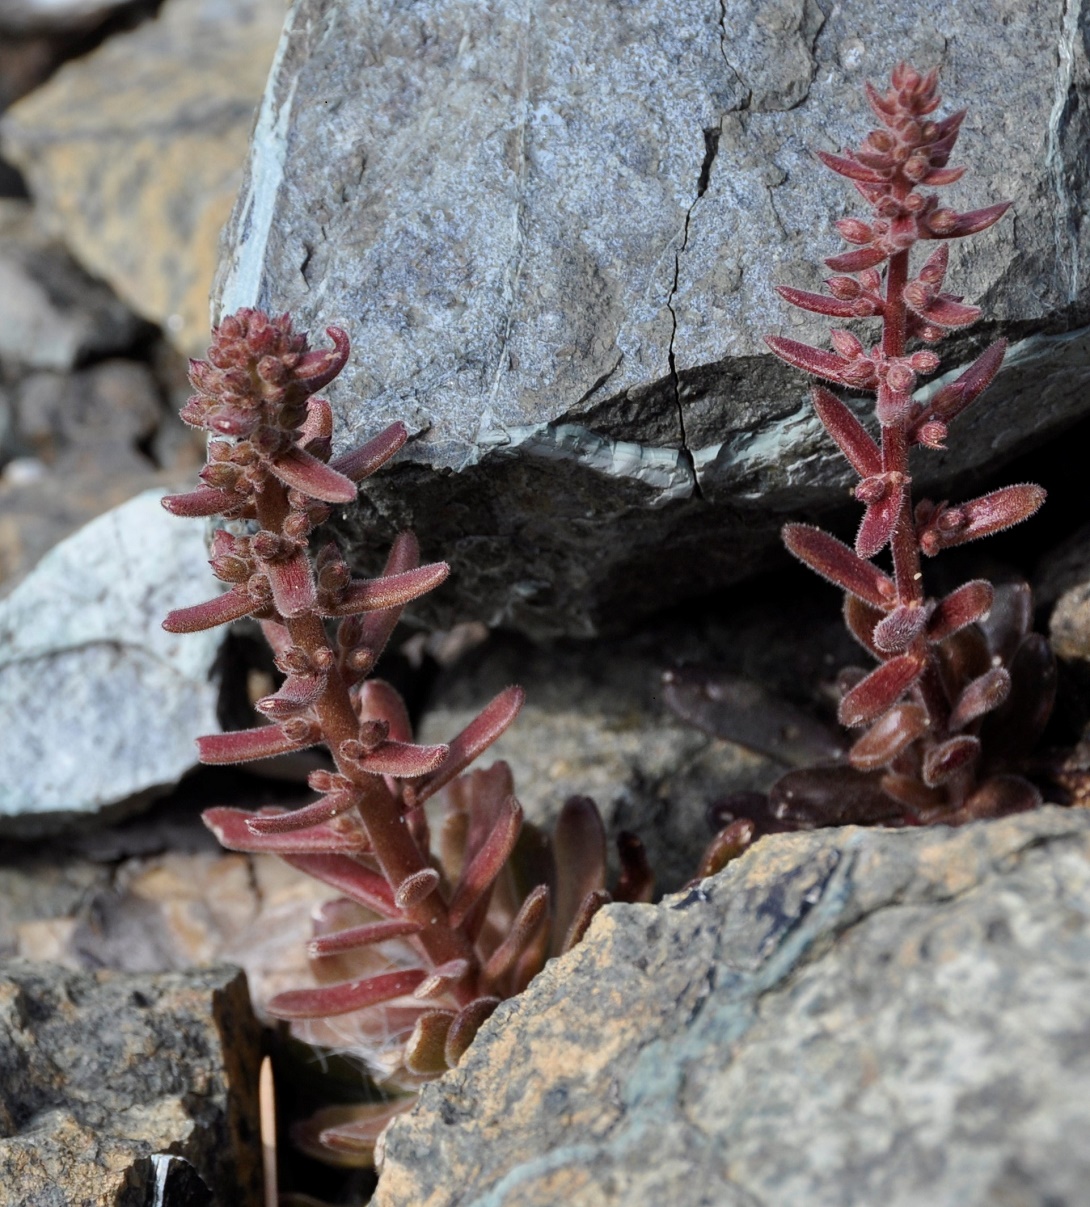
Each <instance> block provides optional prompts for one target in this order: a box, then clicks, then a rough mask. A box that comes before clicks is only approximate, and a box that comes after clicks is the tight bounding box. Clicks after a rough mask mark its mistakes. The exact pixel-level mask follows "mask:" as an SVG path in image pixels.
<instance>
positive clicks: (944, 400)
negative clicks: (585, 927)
mask: <svg viewBox="0 0 1090 1207" xmlns="http://www.w3.org/2000/svg"><path fill="white" fill-rule="evenodd" d="M1006 351H1007V341H1006V340H1005V339H1000V340H996V342H995V343H994V344H992V345H991V346H990V347H988V348H985V349H984V351H983V352H982V353H981V354H980V355H979V356H978V357H977V358H976V360H974V361H973V363H972V364H971V365H970V366H969V367H968V368H967V369H966V370H965V372H964V373H962V374H960V376H958V377H957V378H956V379H955V380H954V381H952V382H951V383H950V384H949V385H947V386H943V387H942V389H941V390H939V391H938V392H937V393H936V394H935V396H934V397H933V398H932V399H931V401H930V402H929V403H927V404H926V405H925V407H924V410H923V412H922V413H921V417H920V419H919V420H917V422H916V428H917V429H918V427H919V426H920V425H921V424H922V423H924V422H926V421H927V419H929V418H934V419H938V420H941V421H942V422H943V423H951V422H953V420H954V419H956V418H957V416H958V415H960V414H961V412H962V411H964V410H965V408H966V407H968V406H969V405H970V403H972V402H974V401H975V400H976V399H977V398H979V397H980V395H981V394H983V393H984V391H985V390H986V389H987V388H988V386H989V385H991V383H992V381H993V379H994V378H995V375H996V374H997V373H998V372H999V368H1000V366H1001V365H1002V364H1003V357H1004V355H1005V354H1006Z"/></svg>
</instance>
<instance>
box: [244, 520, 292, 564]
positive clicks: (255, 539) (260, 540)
mask: <svg viewBox="0 0 1090 1207" xmlns="http://www.w3.org/2000/svg"><path fill="white" fill-rule="evenodd" d="M250 548H251V549H252V550H253V553H254V556H255V557H259V558H261V560H262V561H265V562H271V561H275V560H276V559H277V558H278V557H280V556H282V554H283V552H284V542H283V540H282V539H281V538H280V536H279V534H277V533H275V532H269V531H268V530H267V529H264V528H263V529H262V530H261V531H260V532H255V533H254V535H253V536H252V537H251V538H250Z"/></svg>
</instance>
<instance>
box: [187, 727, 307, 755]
mask: <svg viewBox="0 0 1090 1207" xmlns="http://www.w3.org/2000/svg"><path fill="white" fill-rule="evenodd" d="M317 740H318V738H317V737H316V738H315V742H316V741H317ZM313 744H314V743H306V745H313ZM302 748H303V746H302V745H301V744H300V743H299V742H293V741H292V740H291V738H289V737H288V735H287V734H286V733H284V731H283V730H282V729H281V728H280V726H279V725H260V726H258V728H257V729H233V730H231V731H230V732H228V733H211V734H206V735H205V736H204V737H201V738H198V739H197V757H198V758H199V759H200V760H201V762H202V763H208V764H211V765H224V764H227V763H249V762H252V761H253V760H254V759H271V758H274V757H275V756H276V755H278V754H290V753H291V752H292V751H293V750H301V749H302Z"/></svg>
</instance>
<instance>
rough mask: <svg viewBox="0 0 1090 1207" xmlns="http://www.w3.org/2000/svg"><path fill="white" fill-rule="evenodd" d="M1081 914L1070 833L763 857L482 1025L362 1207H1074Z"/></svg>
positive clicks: (827, 845)
mask: <svg viewBox="0 0 1090 1207" xmlns="http://www.w3.org/2000/svg"><path fill="white" fill-rule="evenodd" d="M1088 899H1090V813H1088V812H1087V811H1086V810H1061V809H1058V808H1055V807H1048V808H1045V809H1042V810H1040V811H1038V812H1036V813H1033V814H1024V815H1021V816H1018V817H1013V818H1009V819H1006V820H1003V821H1000V822H995V823H985V824H978V825H973V826H969V827H966V828H964V829H961V830H957V831H950V830H945V829H942V828H935V829H931V830H916V831H901V832H894V831H878V830H858V829H854V828H847V829H842V830H833V831H823V832H816V833H811V834H797V835H787V836H782V835H781V836H776V837H775V838H771V839H764V840H762V841H761V842H760V843H758V844H757V846H756V847H755V848H753V850H752V851H751V852H750V853H748V854H747V855H746V856H744V857H743V858H742V859H741V860H739V861H738V862H736V863H734V864H732V865H730V866H729V867H728V868H727V869H726V870H725V871H724V872H723V873H721V874H720V875H719V876H717V877H716V878H714V879H712V880H709V881H705V882H704V884H703V888H702V890H701V891H693V892H691V893H689V894H688V895H685V896H680V895H679V896H678V897H675V898H671V899H668V900H667V901H665V902H664V903H663V904H662V905H661V906H657V907H655V906H610V907H608V908H607V909H606V910H604V911H603V912H602V913H600V914H599V915H598V917H597V918H596V919H595V921H594V923H593V925H592V927H591V930H590V932H589V935H588V937H587V938H586V939H585V940H584V942H583V943H582V944H580V946H579V947H577V948H576V949H575V951H574V952H573V953H572V954H570V955H569V956H567V957H565V958H564V959H563V960H561V961H558V962H555V963H553V964H550V965H549V966H548V967H547V968H546V970H545V971H544V972H543V973H542V974H541V976H539V977H538V978H537V980H535V981H534V983H533V984H532V985H531V987H530V989H529V990H528V992H527V993H526V994H525V995H523V996H522V997H521V998H518V999H516V1000H514V1001H512V1002H509V1003H505V1004H504V1005H502V1006H500V1008H499V1009H498V1010H497V1012H496V1014H495V1015H493V1017H492V1019H491V1020H490V1021H489V1022H488V1023H486V1024H485V1026H484V1028H483V1029H482V1031H481V1033H480V1034H479V1036H478V1037H477V1039H476V1040H475V1041H474V1043H473V1046H472V1047H471V1048H470V1050H469V1052H468V1053H467V1054H466V1056H465V1058H464V1059H463V1061H462V1063H461V1065H460V1066H459V1067H458V1069H456V1070H455V1071H454V1072H452V1073H450V1074H448V1075H447V1076H446V1077H445V1078H443V1079H442V1080H441V1081H439V1082H437V1083H435V1084H433V1085H430V1086H427V1087H426V1088H425V1089H424V1092H423V1095H422V1097H421V1101H420V1103H419V1105H418V1106H417V1107H416V1108H415V1109H414V1110H413V1111H412V1112H410V1113H409V1114H408V1115H406V1116H403V1117H402V1118H401V1119H400V1120H398V1121H397V1122H396V1123H394V1124H393V1126H392V1127H391V1129H390V1131H389V1133H388V1137H387V1142H386V1159H385V1167H384V1169H383V1172H382V1177H381V1179H380V1182H379V1189H378V1194H377V1197H376V1199H375V1203H376V1204H377V1205H378V1207H410V1205H411V1207H440V1205H442V1204H454V1203H457V1204H459V1207H485V1205H486V1204H487V1205H488V1207H507V1205H509V1207H515V1205H516V1204H517V1205H518V1207H537V1205H538V1204H540V1205H541V1207H546V1205H548V1207H552V1205H553V1204H555V1203H559V1202H564V1203H570V1204H572V1205H573V1207H590V1205H593V1207H605V1205H606V1204H621V1203H623V1204H625V1207H652V1205H653V1207H659V1205H660V1204H663V1203H670V1204H671V1205H674V1207H697V1205H700V1207H712V1205H714V1207H755V1205H756V1204H771V1203H800V1204H802V1203H805V1204H813V1205H814V1207H824V1205H825V1204H830V1205H831V1204H837V1207H855V1205H859V1207H864V1205H865V1207H873V1204H875V1203H882V1204H888V1205H889V1207H918V1204H921V1203H928V1204H933V1205H934V1207H955V1205H957V1207H968V1205H972V1207H977V1205H980V1207H983V1205H984V1204H1000V1203H1002V1204H1016V1203H1017V1204H1030V1203H1033V1204H1045V1203H1048V1204H1054V1205H1055V1207H1061V1205H1065V1207H1075V1204H1077V1203H1081V1202H1083V1201H1085V1197H1086V1186H1087V1180H1088V1178H1090V1153H1088V1151H1087V1149H1086V1146H1085V1145H1083V1144H1081V1143H1079V1142H1078V1141H1077V1139H1076V1138H1077V1137H1080V1136H1082V1135H1085V1134H1086V1128H1087V1126H1088V1125H1090V1097H1088V1096H1087V1094H1086V1084H1087V1077H1088V1076H1090V1033H1088V1024H1087V1012H1086V1001H1087V993H1088V991H1090V915H1088V912H1087V908H1086V902H1087V900H1088ZM513 1069H517V1070H518V1075H517V1076H514V1077H513V1076H512V1075H511V1073H512V1070H513Z"/></svg>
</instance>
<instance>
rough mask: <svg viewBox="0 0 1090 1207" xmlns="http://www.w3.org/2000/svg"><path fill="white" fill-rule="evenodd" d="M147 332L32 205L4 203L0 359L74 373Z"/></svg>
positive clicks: (0, 213)
mask: <svg viewBox="0 0 1090 1207" xmlns="http://www.w3.org/2000/svg"><path fill="white" fill-rule="evenodd" d="M142 329H143V324H142V323H141V322H140V320H139V319H137V317H136V316H135V315H134V314H133V313H132V312H131V311H130V310H128V309H127V308H126V307H125V306H124V305H123V304H122V303H121V302H120V301H118V299H117V298H116V297H115V295H114V294H113V293H111V291H110V290H109V289H108V288H107V287H106V286H105V285H104V284H103V283H102V282H101V281H96V280H94V279H93V278H92V277H90V276H88V275H87V273H86V272H84V271H83V269H81V268H80V266H79V265H78V264H76V263H75V261H73V259H72V257H71V256H70V255H69V254H68V253H67V252H66V251H65V250H64V248H63V247H62V246H61V245H60V244H59V243H57V242H56V241H54V240H53V239H51V238H50V237H49V236H48V235H47V233H46V232H45V231H44V230H43V229H42V228H41V226H40V224H39V222H38V221H37V219H36V217H35V215H34V213H33V211H32V210H31V208H30V207H29V206H28V205H27V204H26V203H25V202H21V201H17V200H12V199H10V198H5V199H3V200H0V364H3V365H4V366H5V367H6V368H8V369H9V370H11V369H14V370H21V371H26V370H27V369H50V370H54V371H57V372H62V373H63V372H68V371H69V370H71V369H72V368H73V367H74V366H75V365H76V364H77V363H78V362H80V361H82V360H85V359H87V358H88V357H91V356H94V357H101V356H104V355H109V354H110V353H113V352H122V351H125V350H126V349H128V348H130V347H131V346H132V344H133V342H134V341H135V339H136V338H137V336H138V335H139V334H140V333H141V331H142Z"/></svg>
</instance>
